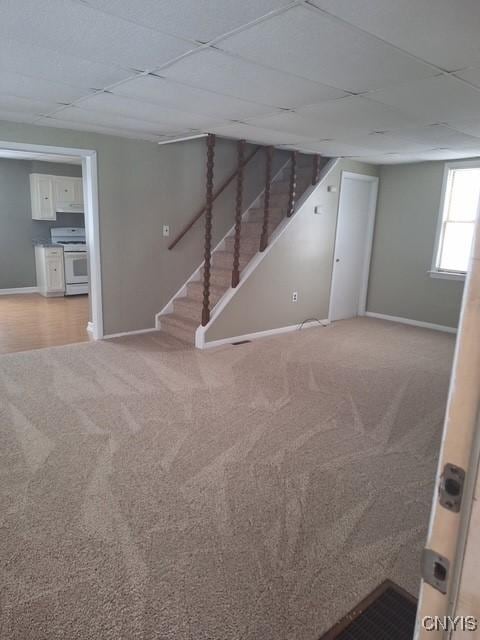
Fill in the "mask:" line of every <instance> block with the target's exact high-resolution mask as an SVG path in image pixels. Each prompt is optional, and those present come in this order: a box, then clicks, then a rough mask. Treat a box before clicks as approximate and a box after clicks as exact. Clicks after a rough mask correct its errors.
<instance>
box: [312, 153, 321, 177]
mask: <svg viewBox="0 0 480 640" xmlns="http://www.w3.org/2000/svg"><path fill="white" fill-rule="evenodd" d="M319 178H320V157H319V155H318V153H316V154H315V155H314V156H313V175H312V184H317V182H318V180H319Z"/></svg>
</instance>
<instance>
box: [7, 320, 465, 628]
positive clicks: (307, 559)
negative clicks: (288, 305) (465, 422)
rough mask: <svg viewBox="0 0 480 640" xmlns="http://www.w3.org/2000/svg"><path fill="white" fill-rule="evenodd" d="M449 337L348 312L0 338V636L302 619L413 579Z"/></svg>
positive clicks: (318, 620)
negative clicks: (206, 343)
mask: <svg viewBox="0 0 480 640" xmlns="http://www.w3.org/2000/svg"><path fill="white" fill-rule="evenodd" d="M453 346H454V339H453V337H452V336H450V335H446V334H442V333H439V332H433V331H427V330H423V329H416V328H412V327H406V326H401V325H395V324H391V323H386V322H382V321H378V320H371V319H361V320H353V321H344V322H339V323H336V324H335V325H334V326H330V327H328V328H318V329H307V330H303V331H299V332H295V333H291V334H288V335H285V336H282V337H276V338H271V339H268V340H263V341H259V342H256V343H252V344H246V345H242V346H237V347H230V346H229V347H224V348H221V349H217V350H215V351H210V352H198V351H195V350H191V349H189V348H187V347H184V346H181V344H180V343H179V342H175V340H174V339H173V338H162V337H159V336H158V335H155V334H153V335H147V336H141V337H137V338H130V339H123V340H117V341H112V342H104V343H101V344H80V345H72V346H68V347H57V348H52V349H48V350H47V349H45V350H40V351H31V352H26V353H19V354H12V355H6V356H2V357H0V400H1V403H0V422H1V427H0V456H1V458H0V473H1V476H0V481H1V485H0V490H1V493H0V499H1V504H0V572H1V573H0V583H1V600H0V610H1V618H0V637H1V638H2V639H3V640H11V639H13V638H15V639H19V640H20V639H21V640H42V639H48V640H60V639H61V640H76V639H78V640H90V639H99V640H118V639H125V640H127V639H128V640H130V639H138V640H152V639H159V640H163V639H168V640H184V639H189V640H207V639H208V640H233V639H235V640H316V639H317V638H318V637H319V636H320V635H321V633H322V632H324V631H325V630H326V629H327V628H328V627H329V626H330V625H331V624H333V623H334V622H336V621H337V620H338V618H340V617H341V616H342V615H343V614H345V613H346V612H347V611H348V610H350V609H351V608H352V607H353V606H354V605H355V604H356V603H357V602H358V601H359V600H361V599H362V598H363V597H364V596H366V595H367V593H368V592H370V591H371V590H372V589H373V588H374V587H375V586H376V585H378V584H379V583H380V582H381V581H382V580H383V579H384V578H387V577H388V578H391V579H392V580H394V581H396V582H398V583H399V584H400V585H401V586H403V587H405V588H406V589H408V590H409V591H411V592H412V593H415V592H416V590H417V587H418V581H419V575H418V572H419V568H418V564H419V554H420V550H421V548H422V546H423V543H424V539H425V535H426V526H427V521H428V514H429V510H430V503H431V499H432V490H433V478H434V474H435V466H436V463H435V459H436V452H437V449H438V446H439V438H440V431H441V423H442V416H443V413H444V407H445V399H446V393H447V387H448V378H449V369H450V364H451V358H452V353H453Z"/></svg>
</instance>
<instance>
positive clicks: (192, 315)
mask: <svg viewBox="0 0 480 640" xmlns="http://www.w3.org/2000/svg"><path fill="white" fill-rule="evenodd" d="M197 302H198V304H197V305H193V304H185V303H184V302H180V301H178V300H175V301H174V303H173V309H174V312H175V313H178V315H180V316H183V317H184V318H189V319H190V320H194V321H195V322H198V323H199V324H200V321H201V318H202V305H201V302H200V300H198V301H197Z"/></svg>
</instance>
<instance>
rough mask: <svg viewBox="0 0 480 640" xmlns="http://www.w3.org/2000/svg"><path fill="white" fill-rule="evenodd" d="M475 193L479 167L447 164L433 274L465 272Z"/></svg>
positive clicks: (479, 180) (479, 185) (479, 183)
mask: <svg viewBox="0 0 480 640" xmlns="http://www.w3.org/2000/svg"><path fill="white" fill-rule="evenodd" d="M479 196H480V166H476V167H475V166H457V167H451V166H450V167H448V165H447V173H446V184H445V185H444V198H443V210H442V211H441V216H442V217H441V222H440V228H439V233H438V238H437V246H436V251H435V256H434V265H433V268H434V271H433V273H437V274H438V275H440V274H458V275H464V274H465V273H466V271H467V268H468V259H469V256H470V247H471V245H472V239H473V228H474V224H475V218H476V216H477V208H478V203H479Z"/></svg>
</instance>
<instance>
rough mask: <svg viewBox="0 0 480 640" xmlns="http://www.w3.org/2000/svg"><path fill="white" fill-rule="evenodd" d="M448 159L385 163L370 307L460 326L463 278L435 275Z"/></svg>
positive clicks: (371, 270) (369, 290) (371, 309)
mask: <svg viewBox="0 0 480 640" xmlns="http://www.w3.org/2000/svg"><path fill="white" fill-rule="evenodd" d="M444 164H445V163H443V162H421V163H415V164H403V165H392V166H383V167H381V169H380V190H379V197H378V206H377V217H376V224H375V237H374V244H373V253H372V263H371V268H370V282H369V289H368V301H367V309H368V311H373V312H376V313H382V314H386V315H392V316H399V317H402V318H410V319H412V320H420V321H422V322H432V323H434V324H440V325H444V326H448V327H456V326H457V325H458V318H459V313H460V304H461V298H462V293H463V282H459V281H453V280H439V279H436V278H431V277H430V276H429V274H428V271H429V270H430V269H431V265H432V256H433V251H434V244H435V233H436V226H437V219H438V213H439V207H440V197H441V189H442V179H443V170H444Z"/></svg>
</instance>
